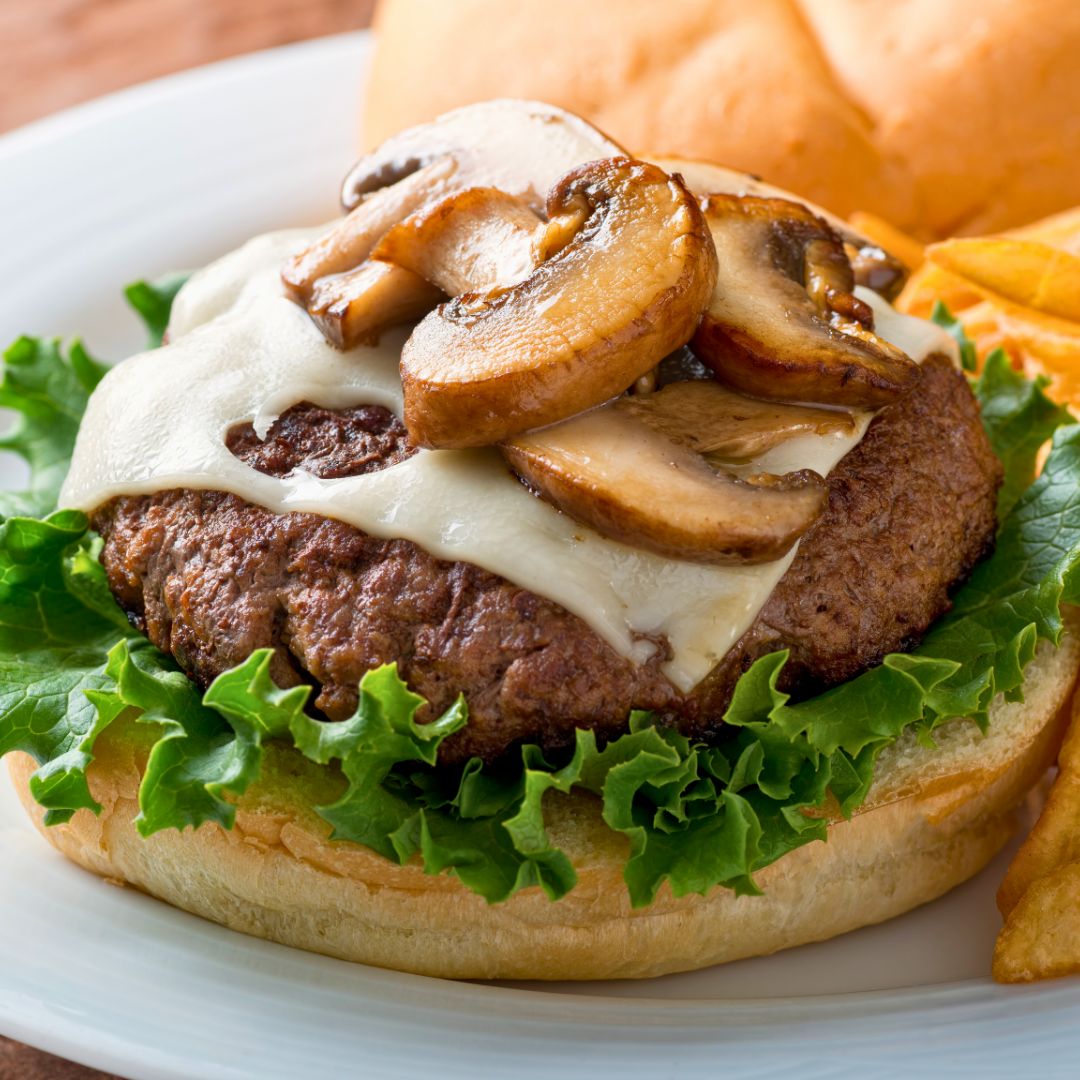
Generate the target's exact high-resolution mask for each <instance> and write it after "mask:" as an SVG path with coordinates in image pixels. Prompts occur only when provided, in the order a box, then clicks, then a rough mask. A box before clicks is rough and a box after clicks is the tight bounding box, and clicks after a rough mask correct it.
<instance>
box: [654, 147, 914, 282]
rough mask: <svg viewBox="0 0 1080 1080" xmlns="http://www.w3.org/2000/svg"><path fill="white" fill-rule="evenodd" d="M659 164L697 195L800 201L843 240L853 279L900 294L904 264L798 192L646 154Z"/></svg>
mask: <svg viewBox="0 0 1080 1080" xmlns="http://www.w3.org/2000/svg"><path fill="white" fill-rule="evenodd" d="M649 160H650V161H655V162H656V164H657V165H659V166H660V168H662V169H664V170H665V171H666V172H669V173H678V174H679V175H680V176H681V177H682V178H683V180H684V181H685V182H686V186H687V187H688V188H689V189H690V190H691V191H692V192H693V193H694V194H695V195H697V196H698V197H699V198H705V197H707V196H709V195H714V194H715V195H755V196H758V197H760V198H767V199H790V200H791V201H792V202H799V203H802V205H803V206H805V207H806V208H807V209H808V210H809V211H810V212H811V213H813V214H816V215H817V216H818V217H819V218H823V219H824V220H825V221H826V222H828V224H829V225H830V226H831V227H832V228H833V229H835V230H836V233H837V235H838V236H839V237H840V239H841V240H842V241H843V242H844V248H845V249H846V251H847V254H848V258H849V259H850V260H851V267H852V270H853V271H854V273H855V283H856V284H857V285H865V286H866V287H867V288H868V289H873V290H874V292H876V293H879V294H880V295H881V296H883V297H885V299H886V300H894V299H896V297H897V296H899V295H900V290H901V289H902V288H903V287H904V284H905V282H906V281H907V279H908V268H907V267H906V266H905V264H904V262H903V261H902V260H901V259H898V258H897V257H896V256H895V255H893V254H892V253H891V252H888V251H886V250H885V249H884V248H882V247H881V246H880V245H879V244H877V243H875V242H874V241H873V240H871V239H869V238H868V237H866V236H863V235H862V233H860V232H859V230H858V229H856V228H854V227H853V226H851V225H850V224H849V223H848V222H846V221H844V219H843V218H840V217H837V216H836V215H835V214H831V213H829V211H828V210H825V209H824V208H823V207H820V206H818V205H817V204H816V203H812V202H810V201H809V200H807V199H804V198H802V197H800V196H798V195H794V194H792V193H791V192H790V191H785V190H784V189H783V188H779V187H776V186H775V185H773V184H767V183H765V181H764V180H761V179H760V178H758V177H756V176H754V175H752V174H751V173H744V172H739V171H738V170H737V169H726V168H724V167H723V166H722V165H713V164H712V163H711V162H707V161H692V160H690V159H688V158H650V159H649Z"/></svg>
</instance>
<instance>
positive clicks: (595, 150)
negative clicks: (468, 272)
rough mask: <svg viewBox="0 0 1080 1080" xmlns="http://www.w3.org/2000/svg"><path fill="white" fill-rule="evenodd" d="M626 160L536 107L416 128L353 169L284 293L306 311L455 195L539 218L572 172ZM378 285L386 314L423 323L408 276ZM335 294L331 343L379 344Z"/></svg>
mask: <svg viewBox="0 0 1080 1080" xmlns="http://www.w3.org/2000/svg"><path fill="white" fill-rule="evenodd" d="M620 153H623V151H622V149H621V148H620V147H619V146H618V145H617V144H616V143H614V142H612V141H611V140H610V139H608V138H607V137H606V136H605V135H603V134H602V133H601V132H599V131H597V130H596V129H595V128H593V127H592V126H591V125H589V124H587V123H586V122H585V121H584V120H582V119H580V118H579V117H577V116H574V115H573V114H571V113H567V112H565V111H563V110H561V109H557V108H555V107H554V106H550V105H542V104H540V103H538V102H532V101H517V100H511V99H506V100H500V101H488V102H482V103H480V104H477V105H469V106H466V107H464V108H461V109H456V110H454V111H453V112H450V113H447V114H445V115H444V116H441V117H439V118H438V119H436V120H433V121H432V122H431V123H429V124H421V125H419V126H417V127H414V128H410V129H408V130H407V131H404V132H402V133H401V134H399V135H396V136H394V137H393V138H392V139H389V140H387V141H386V142H385V143H383V144H382V145H381V146H380V147H378V149H376V150H375V151H373V152H372V153H370V154H367V155H365V156H364V157H362V158H361V159H360V160H359V161H358V162H357V163H356V165H355V166H354V167H353V169H352V171H351V172H350V173H349V176H348V178H347V179H346V181H345V184H344V187H343V191H342V201H343V203H344V205H345V208H346V209H347V210H348V211H349V213H348V214H347V215H346V217H344V218H343V219H342V220H341V221H339V222H337V223H336V224H335V225H333V226H332V227H331V228H330V229H329V230H328V231H327V232H326V233H324V234H323V235H322V236H320V237H319V238H318V239H317V240H316V241H315V242H314V243H312V244H310V245H309V246H308V247H307V248H305V249H304V250H303V251H301V252H298V253H297V255H296V256H295V257H293V258H292V259H291V260H289V262H288V263H287V264H286V265H285V267H284V268H283V270H282V275H281V276H282V281H283V283H284V285H285V289H286V292H287V293H288V295H289V296H290V297H291V298H292V299H293V300H295V301H296V302H297V303H298V304H301V305H303V306H305V307H307V306H309V302H310V300H311V297H312V296H313V294H314V293H315V291H316V289H317V287H318V283H319V282H320V281H321V279H323V278H326V277H330V276H334V275H338V274H342V273H347V272H350V271H352V270H355V269H357V268H358V267H359V266H360V265H361V264H362V263H363V262H364V261H366V260H367V259H368V258H369V257H370V256H371V254H372V252H373V250H374V248H375V247H376V245H377V244H378V243H379V242H380V241H381V240H382V239H383V238H384V237H385V236H386V234H387V233H388V232H389V231H390V230H391V229H392V228H393V227H394V226H395V225H398V224H400V223H402V222H406V221H412V222H415V221H417V220H421V219H423V218H424V216H425V215H427V214H428V213H431V212H433V211H434V210H435V209H436V208H437V207H438V206H439V205H441V204H443V203H444V202H445V200H446V199H447V198H449V197H451V196H453V195H456V194H459V193H461V192H464V191H467V190H469V189H470V188H491V187H494V188H498V189H499V190H501V191H502V192H504V193H505V194H506V195H507V196H510V197H513V198H515V199H520V200H522V201H523V202H524V203H525V204H526V206H528V207H530V208H532V209H534V210H539V209H540V208H541V207H542V206H543V199H544V195H545V194H546V192H547V191H548V189H549V188H550V187H551V185H552V184H553V183H554V182H555V181H556V179H557V178H558V177H559V176H561V175H563V173H565V172H566V171H567V170H568V169H572V168H573V167H575V166H577V165H580V164H582V163H583V162H587V161H592V160H594V159H597V158H602V157H609V156H611V155H613V154H620ZM364 273H366V271H365V272H364ZM361 277H363V274H362V275H361ZM380 282H381V285H382V287H383V296H384V298H385V299H386V300H387V309H386V310H387V311H388V312H410V313H411V314H409V315H408V316H406V317H407V318H414V317H416V316H417V315H418V314H420V312H418V311H417V307H418V306H419V305H420V303H421V302H422V301H423V300H424V298H425V296H429V295H430V291H428V292H426V293H425V291H424V290H420V289H418V288H417V287H416V284H415V281H413V280H411V279H409V278H407V277H403V276H401V277H396V278H393V277H382V278H380ZM332 291H336V293H337V294H338V298H337V301H336V303H335V305H333V306H330V305H325V304H324V305H323V306H322V310H321V311H320V312H319V313H318V321H319V323H320V326H323V327H324V329H326V330H327V337H328V340H330V341H332V342H333V343H334V344H336V345H338V346H339V347H341V348H351V347H352V346H354V345H358V344H366V343H368V342H370V341H371V340H372V339H373V338H374V337H375V336H377V332H378V328H377V327H376V326H374V325H373V323H372V319H371V314H372V309H371V307H370V305H367V306H364V301H363V299H362V298H361V297H359V296H356V302H357V303H358V304H360V305H361V309H360V310H359V311H353V310H352V309H351V308H350V307H349V306H348V304H346V303H345V302H343V299H342V298H343V297H344V296H347V295H356V293H355V290H350V289H344V288H341V287H340V286H338V287H335V289H334V290H332ZM427 310H430V305H429V307H428V309H427ZM313 314H315V312H313Z"/></svg>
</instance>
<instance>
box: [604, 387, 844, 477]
mask: <svg viewBox="0 0 1080 1080" xmlns="http://www.w3.org/2000/svg"><path fill="white" fill-rule="evenodd" d="M610 407H611V408H614V409H617V410H619V411H621V412H624V413H626V414H627V415H629V416H632V417H634V418H635V419H636V420H639V421H640V422H641V423H643V424H645V425H646V427H649V428H651V429H652V430H653V431H655V432H658V433H659V434H661V435H665V436H666V437H667V438H669V439H672V440H673V441H675V442H677V443H681V444H682V445H683V446H686V447H687V448H688V449H690V450H693V451H694V452H695V453H697V454H702V455H705V456H706V457H709V458H710V459H715V460H717V461H731V462H738V461H746V460H749V459H750V458H754V457H757V456H758V455H760V454H764V453H765V452H766V451H768V450H771V449H772V448H773V447H774V446H779V445H780V444H781V443H783V442H786V441H787V440H788V439H792V438H795V437H797V436H800V435H851V434H852V433H853V432H854V431H855V426H856V425H855V418H854V417H853V416H852V415H851V413H849V412H847V411H845V410H843V409H814V408H809V407H807V406H805V405H788V404H786V403H784V402H779V401H759V400H757V399H755V398H749V397H746V396H745V395H744V394H739V393H737V392H736V391H734V390H730V389H728V388H727V387H726V386H721V385H720V384H719V383H716V382H711V381H705V380H702V379H691V380H686V381H683V382H674V383H670V384H669V385H667V386H665V387H663V388H662V389H660V390H657V391H655V392H654V393H649V394H628V395H626V396H625V397H621V398H619V400H618V401H617V402H615V403H614V405H612V406H610Z"/></svg>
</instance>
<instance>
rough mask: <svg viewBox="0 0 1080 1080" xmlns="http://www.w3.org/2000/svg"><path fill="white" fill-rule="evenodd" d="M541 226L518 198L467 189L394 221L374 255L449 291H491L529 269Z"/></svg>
mask: <svg viewBox="0 0 1080 1080" xmlns="http://www.w3.org/2000/svg"><path fill="white" fill-rule="evenodd" d="M542 228H543V225H542V223H541V221H540V219H539V218H538V217H537V216H536V214H534V213H533V212H532V211H531V210H530V209H529V208H528V207H527V206H526V205H525V203H524V202H523V201H522V200H521V199H517V198H515V197H514V196H512V195H507V194H506V192H504V191H499V190H498V188H470V189H469V190H467V191H462V192H459V193H457V194H456V195H451V196H450V197H449V198H447V199H444V200H443V201H442V202H441V203H439V204H438V205H437V206H435V207H433V208H432V209H431V211H430V212H428V213H425V214H424V215H418V214H416V215H413V216H412V217H411V218H409V219H408V220H407V221H404V222H402V223H401V224H400V225H396V226H394V228H392V229H391V230H390V231H389V232H388V233H387V234H386V235H385V236H384V237H383V238H382V240H381V241H379V244H378V246H377V247H376V248H375V250H374V252H373V253H372V257H373V258H375V259H381V260H385V261H387V262H391V263H394V264H396V265H397V266H401V267H404V268H405V269H407V270H411V271H412V272H413V273H414V274H417V275H418V276H419V277H422V278H424V280H426V281H430V282H431V283H432V284H433V285H437V286H438V287H439V288H440V289H441V290H442V291H443V292H444V293H447V294H448V295H449V296H459V295H460V294H461V293H466V292H491V291H492V290H494V289H499V288H503V287H505V286H508V285H513V284H514V283H515V282H518V281H521V280H522V279H523V278H526V277H528V276H529V274H531V273H532V271H533V268H534V267H535V265H536V262H537V259H536V255H535V253H534V248H535V238H536V236H537V233H538V231H539V230H540V229H542ZM428 310H430V309H428Z"/></svg>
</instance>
